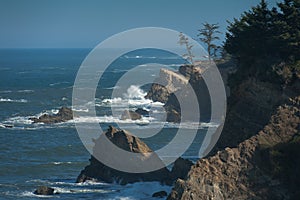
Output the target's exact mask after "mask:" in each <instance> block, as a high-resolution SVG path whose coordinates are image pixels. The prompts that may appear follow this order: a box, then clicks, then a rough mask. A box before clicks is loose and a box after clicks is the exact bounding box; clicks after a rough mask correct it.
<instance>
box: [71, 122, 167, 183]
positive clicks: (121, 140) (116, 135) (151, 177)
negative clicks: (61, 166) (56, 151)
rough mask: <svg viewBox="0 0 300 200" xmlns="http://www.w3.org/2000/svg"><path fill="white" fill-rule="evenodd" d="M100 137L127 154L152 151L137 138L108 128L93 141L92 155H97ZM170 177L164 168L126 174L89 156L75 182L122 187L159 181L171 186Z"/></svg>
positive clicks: (125, 132)
mask: <svg viewBox="0 0 300 200" xmlns="http://www.w3.org/2000/svg"><path fill="white" fill-rule="evenodd" d="M102 137H107V138H108V139H109V140H110V141H111V142H112V143H113V144H115V145H116V146H118V147H119V148H121V149H123V150H126V151H129V152H133V153H147V152H152V150H151V149H150V148H149V147H148V146H147V145H146V144H145V143H144V142H143V141H141V140H140V139H139V138H137V137H135V136H133V135H132V134H130V133H129V132H127V131H123V130H119V129H116V128H114V127H112V126H110V127H109V129H108V130H107V132H106V133H105V134H102V135H101V136H100V137H99V138H98V139H97V140H95V141H94V142H95V146H94V148H93V151H94V155H96V154H97V148H99V146H97V145H98V144H99V142H100V140H101V139H103V138H102ZM154 156H155V155H154ZM140 159H141V160H143V159H145V158H144V157H143V156H141V158H140ZM158 159H159V158H158ZM170 177H171V176H170V171H169V170H168V169H167V168H166V167H164V168H162V169H159V170H156V171H153V172H148V173H127V172H122V171H118V170H116V169H112V168H110V167H108V166H106V165H104V164H103V163H101V162H100V161H98V160H97V159H96V158H95V157H94V156H91V159H90V164H89V165H88V166H87V167H85V169H84V170H82V171H81V173H80V175H79V176H78V178H77V182H84V181H86V180H91V179H94V180H99V181H104V182H108V183H112V182H115V181H116V182H118V183H120V184H122V185H124V184H127V183H134V182H140V181H159V182H162V183H166V184H171V178H170Z"/></svg>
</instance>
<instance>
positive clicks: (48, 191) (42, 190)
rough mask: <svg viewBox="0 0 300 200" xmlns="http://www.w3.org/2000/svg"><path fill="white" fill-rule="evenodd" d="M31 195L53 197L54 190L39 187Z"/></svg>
mask: <svg viewBox="0 0 300 200" xmlns="http://www.w3.org/2000/svg"><path fill="white" fill-rule="evenodd" d="M33 193H34V194H36V195H54V189H53V188H51V187H47V186H39V187H38V188H37V189H36V190H35V191H34V192H33Z"/></svg>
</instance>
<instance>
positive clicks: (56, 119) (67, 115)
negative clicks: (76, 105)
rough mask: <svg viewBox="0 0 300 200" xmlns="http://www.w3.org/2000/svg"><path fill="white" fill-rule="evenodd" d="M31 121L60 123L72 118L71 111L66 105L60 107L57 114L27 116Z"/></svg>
mask: <svg viewBox="0 0 300 200" xmlns="http://www.w3.org/2000/svg"><path fill="white" fill-rule="evenodd" d="M29 119H30V120H32V121H33V123H45V124H53V123H61V122H66V121H69V120H72V119H73V111H72V109H70V108H67V107H61V108H60V109H59V111H58V113H57V114H55V115H48V114H44V115H42V116H40V117H39V118H36V117H33V118H29Z"/></svg>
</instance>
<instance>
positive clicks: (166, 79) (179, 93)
mask: <svg viewBox="0 0 300 200" xmlns="http://www.w3.org/2000/svg"><path fill="white" fill-rule="evenodd" d="M203 69H204V67H199V66H193V65H183V66H181V67H180V68H179V72H174V71H171V70H167V69H161V73H160V77H159V78H158V80H157V81H158V82H159V83H162V85H164V86H162V85H159V84H157V83H154V84H152V86H151V88H150V90H149V92H148V94H147V95H146V98H149V99H152V100H153V101H160V102H162V103H165V106H164V107H165V109H166V112H167V119H166V121H168V122H175V123H179V122H180V121H181V108H180V104H179V102H178V101H179V99H181V100H182V101H185V102H186V103H185V104H186V105H191V107H190V108H188V109H189V110H186V113H193V112H194V111H195V108H194V105H195V104H197V103H198V104H199V109H200V111H201V112H200V113H201V121H208V120H210V112H211V110H210V108H211V106H210V95H209V92H208V89H207V86H206V84H205V82H204V80H203V79H202V76H201V73H202V71H203ZM188 84H189V85H190V86H191V88H192V89H193V90H194V91H193V92H195V94H196V96H197V99H198V102H194V100H193V99H191V98H190V97H191V95H192V94H191V93H192V91H190V89H189V88H190V87H188V86H187V85H188ZM178 98H179V99H178ZM189 101H191V103H189ZM192 116H193V115H191V117H189V116H186V117H185V119H187V120H195V119H194V117H192Z"/></svg>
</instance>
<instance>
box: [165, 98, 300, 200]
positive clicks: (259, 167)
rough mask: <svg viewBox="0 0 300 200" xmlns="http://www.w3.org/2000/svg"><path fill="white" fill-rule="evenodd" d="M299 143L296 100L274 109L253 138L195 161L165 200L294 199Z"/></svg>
mask: <svg viewBox="0 0 300 200" xmlns="http://www.w3.org/2000/svg"><path fill="white" fill-rule="evenodd" d="M244 124H245V123H244ZM299 138H300V96H299V97H295V98H293V99H291V101H290V102H289V103H287V104H283V105H282V106H279V107H278V109H277V112H276V113H275V114H273V115H272V117H271V120H270V121H269V123H268V124H267V125H266V126H265V127H264V128H263V129H262V130H261V131H260V132H259V133H258V134H257V135H254V136H252V137H250V138H249V139H247V140H245V141H243V142H241V143H240V144H239V145H237V147H235V148H229V147H227V148H225V149H224V150H222V151H218V152H217V153H216V154H215V155H214V156H211V157H208V158H205V159H201V160H199V161H197V163H196V164H195V165H194V166H193V167H192V169H191V170H190V172H189V173H188V176H187V179H186V180H182V179H178V180H177V181H176V183H175V186H174V188H173V190H172V192H171V194H170V195H169V196H168V200H177V199H184V200H189V199H218V200H219V199H220V200H222V199H275V200H276V199H299V198H300V193H299V184H300V173H299V170H298V169H299V166H300V162H299V160H300V148H299V144H300V139H299Z"/></svg>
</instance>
